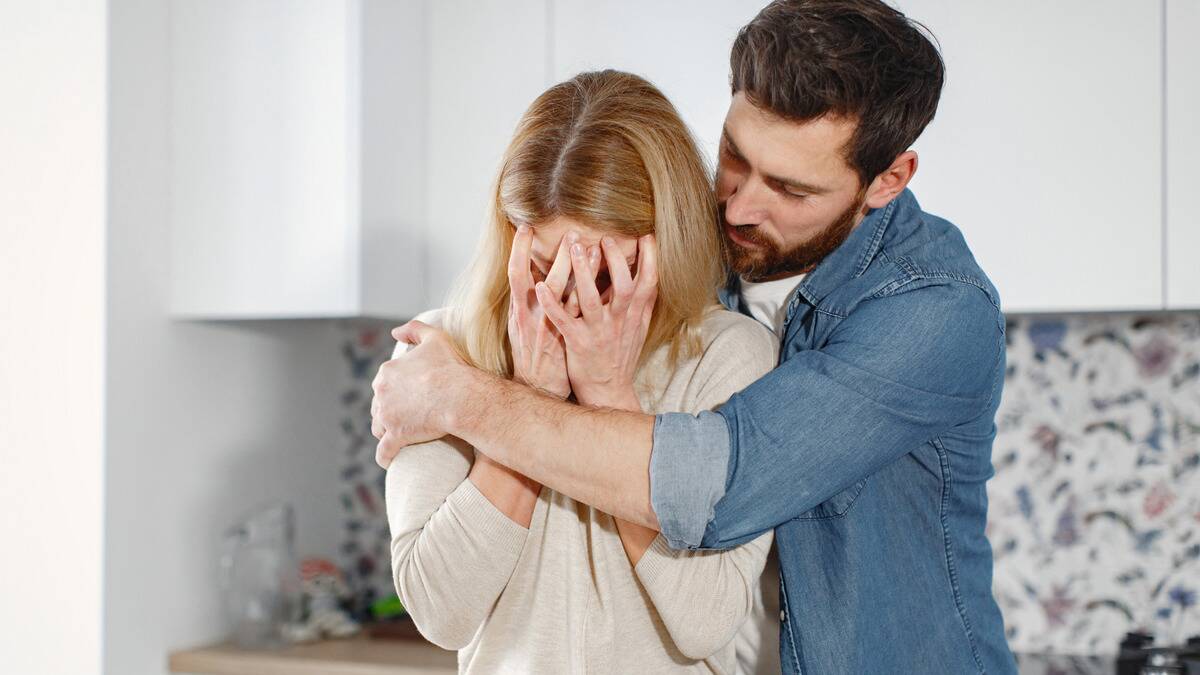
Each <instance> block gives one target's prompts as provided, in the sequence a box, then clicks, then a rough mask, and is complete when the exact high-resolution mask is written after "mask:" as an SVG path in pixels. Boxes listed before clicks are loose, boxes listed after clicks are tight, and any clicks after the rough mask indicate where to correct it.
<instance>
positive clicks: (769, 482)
mask: <svg viewBox="0 0 1200 675" xmlns="http://www.w3.org/2000/svg"><path fill="white" fill-rule="evenodd" d="M731 65H732V89H733V92H734V97H733V101H732V104H731V105H730V108H729V112H728V115H727V117H726V121H725V128H724V133H723V137H722V141H721V147H720V159H719V167H718V173H717V181H716V189H717V198H718V201H719V203H720V206H721V209H720V211H721V223H720V226H721V227H722V228H723V232H724V235H725V241H726V245H727V249H728V250H727V255H726V261H727V263H728V265H729V268H730V278H729V282H728V284H727V285H726V287H725V288H724V289H723V290H722V292H721V294H720V299H721V301H722V302H723V303H724V304H725V305H726V306H727V307H730V308H732V309H737V310H740V311H742V312H744V313H748V314H751V315H753V316H755V317H756V318H759V319H760V320H762V321H763V322H764V323H767V325H768V326H770V327H772V328H775V329H776V331H777V332H778V333H779V334H780V336H781V339H782V352H781V357H780V363H779V365H778V367H777V368H776V369H775V370H774V371H772V372H771V373H769V374H768V375H766V376H764V377H763V378H762V379H760V380H758V381H757V382H755V383H754V384H752V385H751V386H750V387H748V388H747V389H745V390H744V391H742V392H740V393H738V394H735V395H734V396H733V397H731V398H730V399H729V401H728V402H727V403H726V404H725V405H723V406H721V407H720V408H718V409H717V410H716V411H712V412H703V413H701V414H699V415H688V414H683V413H668V414H663V415H658V416H656V417H655V416H649V415H641V414H637V413H631V412H623V411H615V410H605V409H589V408H584V407H581V406H577V405H572V404H570V403H565V402H562V401H559V400H555V399H552V398H551V397H548V396H545V395H542V394H540V393H539V392H536V391H534V390H532V389H530V388H527V387H524V386H522V385H520V384H518V383H515V382H511V381H507V380H502V379H499V378H496V377H493V376H490V375H488V374H484V373H482V372H480V371H477V370H475V369H473V368H471V367H469V366H468V365H466V364H465V363H464V362H463V361H462V360H461V359H460V358H459V357H458V356H457V355H456V354H455V353H454V350H453V349H452V347H451V346H450V344H451V343H450V341H449V339H448V338H447V336H445V335H444V334H443V333H441V332H440V331H438V330H435V329H433V328H431V327H428V326H425V325H423V324H420V323H418V322H410V323H409V324H406V325H405V326H404V327H402V328H399V329H397V330H396V331H394V332H393V335H395V336H396V337H397V338H398V339H400V340H403V341H405V342H409V343H412V344H414V345H415V347H414V348H413V349H412V350H411V351H410V352H409V353H408V354H406V355H404V356H402V357H400V358H397V359H393V360H391V361H389V362H387V363H385V364H384V365H383V366H382V367H381V368H380V371H379V374H378V376H377V377H376V380H375V385H374V386H375V392H376V400H375V402H374V406H373V408H372V410H373V416H374V425H373V431H374V432H375V434H376V436H377V437H379V438H381V441H380V444H379V447H378V449H377V459H378V461H379V462H380V464H381V465H383V466H386V465H387V464H388V463H389V462H390V460H391V458H392V457H393V456H394V455H395V454H396V453H397V452H401V451H402V450H401V448H402V447H403V446H404V445H407V444H410V443H416V442H420V441H424V440H429V439H432V438H437V437H440V436H442V435H444V434H452V435H455V436H458V437H461V438H463V439H464V440H466V441H467V442H468V443H470V444H471V445H473V446H475V447H476V448H477V449H478V450H479V451H480V452H483V453H485V454H487V455H489V456H490V457H492V458H493V459H495V460H496V461H498V462H500V463H502V464H505V465H507V466H509V467H511V468H512V469H514V470H515V471H518V472H520V473H522V474H525V475H527V476H529V477H530V478H531V479H533V480H535V481H537V482H539V483H542V484H545V485H547V486H550V487H551V488H553V489H555V490H558V491H560V492H562V493H564V494H566V495H568V496H570V497H572V498H574V499H576V500H578V501H582V502H585V503H588V504H591V505H593V506H595V507H596V508H598V509H600V510H602V511H605V512H608V513H610V514H613V515H614V516H618V517H620V518H624V519H626V520H629V521H632V522H635V523H638V524H641V525H644V526H646V527H650V528H654V529H657V530H659V531H660V532H661V534H662V536H663V537H664V538H665V539H666V540H667V542H668V543H669V544H670V545H671V546H672V547H674V548H677V549H697V548H701V549H704V548H727V547H732V546H735V545H737V544H740V543H742V542H745V541H747V540H749V539H751V538H753V537H755V536H756V535H758V534H760V533H762V532H765V531H766V530H768V529H771V528H774V529H775V536H776V545H777V548H778V554H779V559H780V566H781V577H782V587H781V603H780V604H781V607H782V612H781V626H780V656H781V660H782V665H783V671H784V672H785V673H820V674H825V673H881V674H882V673H1015V672H1016V667H1015V664H1014V661H1013V657H1012V655H1011V653H1010V652H1009V649H1008V647H1007V644H1006V642H1005V638H1004V630H1003V622H1002V619H1001V615H1000V611H999V608H998V607H997V606H996V603H995V601H994V599H993V597H992V593H991V581H992V555H991V548H990V546H989V544H988V541H987V539H986V538H985V537H984V526H985V523H986V515H987V494H986V491H985V484H986V481H987V479H988V478H990V477H991V475H992V472H993V469H992V465H991V445H992V440H993V438H994V436H995V425H994V417H995V412H996V407H997V405H998V403H999V400H1000V392H1001V388H1002V385H1003V380H1004V369H1005V368H1004V367H1005V353H1004V317H1003V315H1002V313H1001V311H1000V308H999V298H998V296H997V293H996V290H995V288H994V287H993V286H992V284H991V283H990V281H989V280H988V278H987V276H986V275H985V274H984V273H983V271H982V270H980V269H979V267H978V266H977V265H976V263H975V260H974V258H973V257H972V255H971V253H970V251H969V249H968V248H967V245H966V243H965V242H964V241H963V239H962V236H961V234H960V233H959V231H958V229H957V228H955V227H954V226H953V225H952V224H950V223H948V222H946V221H945V220H942V219H940V218H937V217H935V216H932V215H929V214H927V213H925V212H923V211H922V210H921V208H920V207H919V205H918V204H917V202H916V199H915V197H914V196H913V194H912V193H911V191H909V190H908V189H907V185H908V183H909V181H910V180H911V178H912V176H913V173H914V172H915V171H916V168H917V156H916V153H914V152H912V151H911V150H909V148H910V146H911V145H912V143H913V142H914V141H915V140H916V138H917V137H918V136H919V135H920V133H921V132H922V130H923V129H924V128H925V126H926V125H927V124H928V123H929V121H930V120H931V119H932V118H933V115H934V112H935V110H936V107H937V101H938V97H939V95H940V91H941V86H942V81H943V66H942V62H941V58H940V56H939V55H938V53H937V50H936V49H935V48H934V46H933V45H932V44H931V43H930V41H929V40H928V39H927V38H926V36H925V35H923V34H922V33H921V31H919V30H918V29H917V28H916V27H915V26H914V25H913V24H912V23H911V22H910V21H908V20H907V19H906V18H905V17H904V16H903V15H902V14H900V13H899V12H897V11H895V10H893V9H891V8H890V7H888V6H887V5H885V4H883V3H882V2H879V1H877V0H780V1H778V2H775V3H773V4H771V5H769V6H768V7H766V8H765V9H764V10H763V11H762V12H761V13H760V14H759V15H758V16H757V17H756V18H755V19H754V20H753V21H752V22H751V23H750V24H749V25H747V26H746V27H745V28H743V29H742V31H741V32H740V33H739V34H738V37H737V40H736V41H735V43H734V46H733V53H732V57H731Z"/></svg>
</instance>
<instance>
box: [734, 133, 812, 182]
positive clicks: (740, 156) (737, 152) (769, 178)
mask: <svg viewBox="0 0 1200 675" xmlns="http://www.w3.org/2000/svg"><path fill="white" fill-rule="evenodd" d="M721 135H722V136H723V137H724V138H725V143H726V144H728V146H729V150H730V152H732V153H733V154H734V156H735V157H737V158H738V159H741V160H743V161H745V159H746V156H745V155H743V154H742V152H741V151H740V150H738V147H737V143H734V142H733V136H731V135H730V134H729V128H728V127H722V128H721ZM763 177H764V178H766V179H767V181H768V182H771V183H775V184H776V185H783V186H786V187H790V188H792V189H795V190H800V191H801V192H807V193H809V194H815V195H821V194H825V193H826V192H829V188H823V187H819V186H817V185H812V184H811V183H805V182H804V181H802V180H797V179H795V178H784V177H783V176H772V175H771V174H763Z"/></svg>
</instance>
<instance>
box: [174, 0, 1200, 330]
mask: <svg viewBox="0 0 1200 675" xmlns="http://www.w3.org/2000/svg"><path fill="white" fill-rule="evenodd" d="M898 4H899V6H900V8H901V9H902V10H904V11H905V12H907V13H909V14H910V15H911V16H914V17H916V18H918V19H920V20H921V21H923V22H924V23H925V24H926V25H927V26H929V28H930V29H931V30H932V32H933V33H934V34H935V35H936V37H937V39H938V40H939V42H940V44H941V48H942V51H943V54H944V57H945V59H946V61H947V63H948V72H947V76H948V77H947V83H946V87H945V90H944V94H943V97H942V101H941V104H940V107H939V110H938V113H937V116H936V117H935V119H934V121H933V123H932V124H931V125H930V126H929V128H928V129H927V130H926V132H925V134H924V135H923V136H922V137H921V138H920V139H919V140H918V141H917V143H916V144H915V149H916V150H917V151H918V153H919V155H920V166H919V170H918V172H917V176H916V178H915V180H914V181H913V189H914V191H915V192H916V194H917V196H918V198H919V199H920V201H921V204H922V206H923V207H924V208H925V209H926V210H927V211H929V212H931V213H934V214H937V215H941V216H945V217H946V218H948V219H950V220H951V221H953V222H954V223H955V224H957V225H958V226H959V227H960V228H961V229H962V230H963V233H964V235H965V236H966V238H967V241H968V244H969V245H970V246H971V249H972V250H973V251H974V252H975V254H976V256H977V258H978V259H979V261H980V263H981V264H982V266H983V268H984V269H985V270H986V271H987V272H988V274H989V275H990V276H991V277H992V279H993V281H994V282H995V283H996V285H997V287H998V288H999V290H1000V294H1001V299H1002V303H1003V307H1004V309H1005V310H1006V311H1009V312H1049V311H1090V310H1103V311H1113V310H1147V309H1161V308H1163V307H1164V306H1165V307H1168V308H1177V307H1180V308H1181V307H1200V264H1196V263H1195V262H1194V255H1193V254H1192V253H1191V251H1195V250H1200V223H1198V222H1197V218H1200V216H1196V215H1195V214H1194V213H1189V212H1188V210H1187V209H1186V205H1185V204H1184V201H1183V200H1184V199H1185V198H1186V196H1187V195H1188V194H1189V186H1191V185H1195V184H1196V182H1197V180H1200V177H1198V176H1197V171H1198V169H1197V168H1196V167H1195V166H1194V165H1193V164H1192V163H1190V162H1188V158H1189V157H1191V156H1193V155H1194V154H1196V152H1197V151H1200V137H1198V133H1200V132H1198V131H1197V126H1196V124H1195V123H1194V122H1192V120H1195V119H1200V111H1198V110H1197V108H1200V103H1198V101H1200V93H1198V91H1197V89H1198V88H1200V82H1198V81H1197V80H1196V78H1195V77H1192V73H1194V72H1195V67H1196V64H1197V61H1198V57H1197V47H1196V46H1195V43H1194V41H1192V42H1189V41H1188V40H1187V39H1186V38H1187V36H1189V35H1192V34H1194V33H1195V29H1196V28H1197V16H1196V15H1197V13H1198V12H1200V10H1198V9H1197V2H1196V1H1195V0H1167V2H1166V4H1165V5H1163V4H1162V3H1127V2H1121V1H1119V0H1099V1H1093V0H1062V1H1061V2H1055V3H1027V4H1024V5H1022V7H1021V9H1020V11H1014V10H1013V8H1012V7H1010V6H1000V5H993V4H988V3H976V4H972V5H971V7H970V8H969V10H966V9H964V8H963V6H962V4H961V3H953V2H949V1H948V0H899V2H898ZM761 6H762V0H727V1H723V2H718V1H716V0H704V1H703V2H683V1H681V0H663V1H660V2H649V3H646V2H635V1H634V0H611V1H606V2H587V1H585V0H511V1H504V0H476V1H472V0H438V1H436V2H435V1H433V0H398V1H396V2H387V1H386V0H349V1H347V2H340V3H325V2H320V1H319V0H304V1H297V2H289V1H287V0H263V1H262V2H256V3H242V2H236V1H234V0H213V1H201V0H175V1H174V3H173V4H172V11H171V27H172V39H171V58H172V66H171V80H172V81H171V88H172V103H171V105H172V123H171V152H172V159H171V165H172V176H171V189H172V223H171V225H172V232H173V236H172V288H171V305H172V311H173V313H174V314H175V315H177V316H196V317H213V318H237V317H243V318H268V317H299V316H314V317H319V316H342V315H379V316H389V317H397V318H400V317H407V316H412V315H413V314H415V313H416V312H418V311H420V310H422V309H425V308H427V307H432V306H438V305H441V304H443V303H444V302H445V299H446V293H447V291H448V290H449V289H450V287H451V285H452V283H453V281H454V280H455V278H456V277H458V275H459V274H460V273H461V272H462V271H463V270H464V269H466V267H467V266H468V265H469V263H470V260H471V257H472V255H473V254H474V251H475V247H476V242H477V241H478V239H479V235H480V231H481V228H482V227H484V226H485V224H486V222H487V217H488V213H489V209H490V208H491V199H492V193H493V189H494V180H495V177H496V173H497V171H498V169H499V164H500V160H501V157H502V156H503V153H504V150H505V148H506V146H507V144H508V141H509V139H510V138H511V135H512V132H513V129H514V128H515V126H516V123H517V121H518V119H519V118H520V116H521V114H522V113H523V112H524V110H525V109H526V108H527V107H528V105H529V104H530V103H531V102H532V101H533V99H534V98H535V97H536V96H537V95H538V94H539V93H541V92H542V91H543V90H544V89H545V88H546V87H547V86H549V85H551V84H553V83H555V82H558V81H561V80H563V79H566V78H568V77H570V76H572V75H574V74H575V73H577V72H579V71H581V70H590V69H598V68H618V69H622V70H628V71H631V72H635V73H638V74H641V75H643V76H645V77H647V79H649V80H651V81H652V82H654V83H655V84H657V85H658V86H659V87H660V88H661V89H662V90H663V91H664V93H665V94H666V95H667V96H668V97H669V98H670V99H671V100H672V102H673V103H674V104H675V105H676V107H677V108H678V109H679V111H680V114H681V115H682V117H683V119H684V120H685V121H686V122H687V123H688V125H689V126H690V127H691V129H692V131H693V133H694V134H695V135H696V136H697V139H698V140H699V142H700V146H701V148H702V150H703V151H704V153H705V154H706V155H707V156H708V159H709V161H713V160H714V159H715V155H716V147H717V142H718V139H719V135H720V129H721V125H722V122H723V120H724V116H725V112H726V109H727V107H728V102H729V86H728V77H729V46H730V45H731V43H732V41H733V39H734V36H735V35H736V33H737V30H738V29H739V28H740V27H741V26H742V25H744V24H745V23H746V22H747V21H749V20H750V19H751V18H752V17H753V16H754V14H755V13H756V12H757V11H758V10H759V9H760V8H761ZM1164 6H1165V8H1166V9H1165V11H1166V12H1167V15H1166V17H1164V13H1163V12H1164ZM1164 18H1166V19H1167V20H1166V21H1164ZM1164 26H1165V29H1166V30H1167V31H1170V33H1171V35H1173V36H1175V37H1174V38H1173V39H1166V37H1167V36H1165V35H1164ZM1164 53H1165V54H1166V56H1167V63H1166V68H1165V71H1164ZM1164 83H1165V88H1166V90H1167V95H1166V96H1165V101H1166V102H1165V103H1164ZM1164 119H1165V120H1166V124H1165V125H1164ZM1164 143H1165V147H1166V148H1169V151H1168V152H1166V154H1165V155H1164ZM1164 167H1165V168H1166V172H1165V174H1164ZM1164 196H1165V197H1166V198H1165V199H1164ZM1193 211H1194V210H1193Z"/></svg>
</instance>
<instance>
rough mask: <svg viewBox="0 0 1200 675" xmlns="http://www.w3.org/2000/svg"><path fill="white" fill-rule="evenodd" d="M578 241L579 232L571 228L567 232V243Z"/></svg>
mask: <svg viewBox="0 0 1200 675" xmlns="http://www.w3.org/2000/svg"><path fill="white" fill-rule="evenodd" d="M577 241H579V233H578V232H576V231H575V230H571V231H570V232H568V233H567V243H568V244H573V243H575V242H577Z"/></svg>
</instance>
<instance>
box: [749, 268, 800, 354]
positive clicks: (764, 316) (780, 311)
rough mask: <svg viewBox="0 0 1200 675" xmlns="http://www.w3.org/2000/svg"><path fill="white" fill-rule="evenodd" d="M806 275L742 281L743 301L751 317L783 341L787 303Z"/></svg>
mask: <svg viewBox="0 0 1200 675" xmlns="http://www.w3.org/2000/svg"><path fill="white" fill-rule="evenodd" d="M804 277H805V275H803V274H797V275H796V276H794V277H786V278H784V279H776V280H775V281H763V282H760V283H752V282H749V281H746V280H745V279H742V280H741V281H742V300H743V301H744V302H745V303H746V306H747V307H749V308H750V316H753V317H754V318H755V319H758V321H759V322H760V323H762V324H763V325H765V326H766V327H767V328H770V329H771V330H773V331H775V335H777V336H779V338H780V339H781V340H782V339H783V321H784V319H786V318H787V304H786V303H787V301H788V298H789V297H790V296H791V294H792V291H794V290H796V286H798V285H800V282H801V281H803V280H804Z"/></svg>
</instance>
